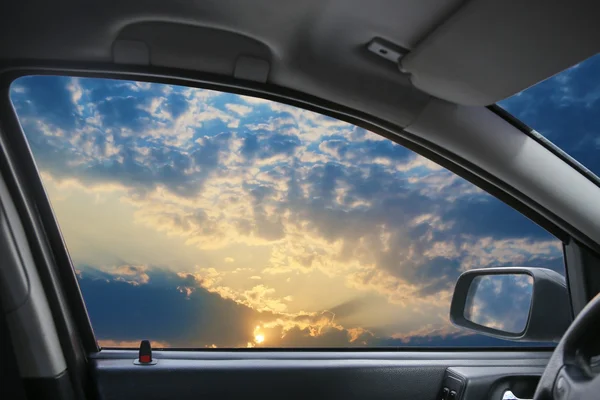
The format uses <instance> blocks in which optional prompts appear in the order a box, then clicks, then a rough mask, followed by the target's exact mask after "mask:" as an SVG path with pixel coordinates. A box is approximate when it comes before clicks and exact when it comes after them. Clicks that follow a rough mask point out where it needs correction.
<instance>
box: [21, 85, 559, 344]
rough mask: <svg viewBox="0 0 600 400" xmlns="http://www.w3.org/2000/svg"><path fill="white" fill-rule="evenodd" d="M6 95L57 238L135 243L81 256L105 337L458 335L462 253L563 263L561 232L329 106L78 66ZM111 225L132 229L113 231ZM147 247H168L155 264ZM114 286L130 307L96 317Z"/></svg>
mask: <svg viewBox="0 0 600 400" xmlns="http://www.w3.org/2000/svg"><path fill="white" fill-rule="evenodd" d="M46 81H52V82H46ZM54 92H56V99H57V100H56V102H55V103H52V102H51V98H53V97H52V96H51V95H50V94H49V93H54ZM12 99H13V102H14V104H15V108H16V109H17V112H18V114H19V116H20V121H21V123H22V125H23V127H24V130H25V132H26V135H27V137H28V139H29V142H30V145H31V148H32V151H33V153H34V155H35V158H36V162H37V163H38V166H39V168H40V170H41V173H42V178H43V180H44V183H45V184H46V185H47V186H49V187H52V188H53V189H55V190H52V191H51V193H56V197H55V198H52V199H51V201H52V202H53V205H54V204H55V203H56V202H62V203H61V204H64V205H65V206H64V207H61V208H60V210H61V211H60V212H61V214H59V213H57V216H58V219H59V222H60V223H61V225H62V226H63V227H66V230H68V231H69V232H75V233H73V234H71V235H70V236H68V237H67V244H68V245H69V246H72V243H74V241H76V240H77V241H80V242H84V243H86V246H88V247H89V246H91V245H97V246H98V247H99V248H101V252H102V253H103V254H105V255H106V257H104V258H102V259H103V260H105V259H106V258H108V257H109V256H110V257H112V258H114V259H115V260H117V261H118V260H119V259H120V258H124V259H128V260H134V261H135V262H120V261H118V262H115V263H114V264H110V265H107V264H106V262H105V261H103V262H98V263H93V262H90V265H92V266H93V267H86V268H83V267H82V268H80V270H81V285H82V290H84V296H85V298H86V303H87V302H90V304H91V306H90V305H88V308H90V310H93V312H92V311H90V314H91V315H92V319H93V323H94V326H95V327H96V326H98V328H97V332H99V335H100V336H101V337H102V338H103V339H105V340H113V341H131V340H138V339H139V338H140V337H145V336H144V332H145V333H146V334H147V333H148V332H156V338H154V339H155V340H158V341H162V342H165V343H169V344H170V345H173V346H178V345H181V344H185V345H186V346H193V347H205V346H212V345H215V346H218V347H227V346H243V347H245V346H247V345H248V344H250V345H252V346H267V345H275V344H280V345H290V346H292V345H294V343H297V344H298V345H306V346H310V345H315V346H321V345H330V344H332V343H338V344H339V345H363V346H365V345H372V344H376V343H384V342H385V343H392V342H393V340H397V342H394V343H413V342H412V341H411V340H412V339H411V337H412V336H411V335H413V336H414V337H417V336H419V337H420V336H421V335H431V336H432V337H437V338H438V339H439V340H442V339H444V338H451V337H452V340H464V339H462V338H460V339H459V337H458V336H457V335H458V334H456V335H455V336H453V335H454V334H455V332H451V331H449V330H448V329H449V322H448V317H447V311H448V306H449V301H450V297H451V294H452V289H453V285H454V282H455V281H456V278H457V277H458V275H459V274H460V273H461V272H462V271H464V270H467V269H470V268H475V267H489V266H495V265H515V264H516V265H539V266H546V267H550V268H554V269H555V270H558V271H563V268H564V267H563V265H562V250H561V246H560V243H559V242H558V241H557V240H556V239H555V238H553V237H551V236H550V235H549V234H548V233H547V232H545V231H544V230H543V229H541V228H540V227H539V226H537V225H535V224H534V223H532V222H531V221H529V220H527V219H526V218H525V217H523V216H522V215H520V214H519V213H517V212H516V211H514V210H513V209H511V208H510V207H508V206H507V205H505V204H504V203H502V202H500V201H498V200H496V199H494V198H493V197H491V196H490V195H488V194H486V193H485V192H483V191H482V190H480V189H478V188H476V187H474V186H473V185H471V184H470V183H468V182H467V181H465V180H464V179H461V178H459V177H457V176H456V175H454V174H452V173H450V172H449V171H447V170H445V169H443V168H441V167H440V166H439V165H437V164H435V163H433V162H431V161H429V160H427V159H425V158H423V157H421V156H418V155H416V154H414V153H412V152H411V151H409V150H407V149H405V148H403V147H401V146H399V145H397V144H395V143H393V142H391V141H389V140H387V139H385V138H382V137H380V136H378V135H376V134H373V133H371V132H368V131H366V130H364V129H362V128H358V127H356V126H353V125H351V124H348V123H346V122H343V121H338V120H335V119H333V118H330V117H326V116H322V115H318V114H315V113H313V112H309V111H306V110H301V109H297V108H295V107H291V106H287V105H283V104H279V103H274V102H268V101H262V100H260V101H259V100H255V99H251V98H247V97H243V96H238V95H234V94H228V93H218V92H213V91H209V90H201V89H192V88H184V87H178V86H171V85H159V84H142V83H136V82H126V81H111V80H102V79H92V78H78V79H68V78H60V79H59V78H56V77H41V78H39V79H37V78H36V79H33V78H23V79H21V80H19V81H18V82H17V83H16V84H15V86H13V89H12ZM55 108H58V109H59V110H55ZM90 198H93V200H94V201H89V200H90ZM107 199H110V201H108V200H107ZM102 207H107V208H105V209H102ZM57 209H58V208H57ZM101 209H102V210H103V214H102V215H106V216H107V217H106V218H107V221H105V222H103V224H102V227H103V229H104V230H101V229H100V227H99V226H98V229H97V230H98V232H94V234H93V235H89V236H80V235H79V232H81V231H86V232H87V230H88V228H87V227H86V229H83V228H82V225H81V224H82V223H84V222H85V221H87V220H88V219H86V218H85V216H86V215H89V214H92V213H95V212H98V211H99V210H101ZM75 210H85V211H75ZM110 226H115V228H114V229H115V230H117V229H125V228H126V229H128V232H129V231H131V232H136V233H137V234H136V235H131V236H130V237H127V238H126V240H123V241H122V243H117V244H114V242H111V241H110V237H111V236H112V235H114V234H115V232H113V231H111V230H110V229H107V228H106V227H110ZM117 227H118V228H117ZM149 238H152V240H150V239H149ZM88 242H89V244H88ZM174 244H177V245H178V246H177V251H174V250H172V248H173V246H174ZM86 246H81V247H82V248H86V249H87V248H88V247H86ZM116 247H119V249H120V250H122V249H121V247H122V248H125V250H122V251H120V252H117V251H116ZM98 252H100V250H98ZM113 253H114V254H113ZM123 253H128V254H131V253H135V254H134V255H133V257H122V256H120V254H123ZM147 253H148V254H147ZM157 253H160V255H161V257H162V254H166V255H165V256H164V257H162V258H161V259H162V260H163V261H164V262H165V265H162V264H161V267H156V266H155V265H156V264H157V263H155V262H154V260H153V259H152V258H153V257H152V256H151V255H150V254H157ZM84 258H85V257H84ZM91 258H93V257H91V256H90V257H87V258H85V259H86V260H87V259H91ZM196 260H198V261H196ZM234 266H235V267H236V268H233V267H234ZM322 282H327V283H322ZM290 283H291V284H290ZM327 285H328V286H327ZM103 291H104V294H102V293H103ZM86 293H87V294H86ZM106 293H110V296H111V297H110V299H107V297H106V296H107V294H106ZM90 299H91V300H90ZM101 299H104V300H101ZM354 299H360V300H354ZM373 299H375V300H373ZM117 300H118V301H117ZM353 301H355V302H356V303H353ZM119 302H123V303H127V304H126V305H125V306H123V310H119V313H129V315H131V319H132V321H131V322H128V321H127V318H126V317H125V316H120V317H117V318H116V320H115V321H112V320H111V319H110V318H111V317H110V313H111V311H112V312H114V311H115V309H116V308H118V307H120V306H119V304H120V303H119ZM146 303H147V304H148V306H149V307H150V309H153V310H154V311H155V313H154V314H153V315H154V316H155V317H154V318H155V319H156V318H158V319H159V321H155V323H156V324H157V325H158V326H156V327H155V328H153V325H151V324H150V323H148V322H140V318H141V315H144V316H146V317H149V318H150V315H149V314H147V313H145V312H142V311H140V309H141V307H142V306H143V304H146ZM336 304H337V306H336ZM369 304H370V306H369ZM374 304H376V305H377V306H375V305H374ZM369 307H379V308H378V310H382V311H381V313H373V312H370V308H369ZM383 309H385V310H383ZM170 310H171V311H170ZM227 313H230V314H231V315H227V316H225V314H227ZM376 314H381V315H376ZM219 318H221V319H219ZM390 318H391V319H393V322H392V323H389V324H388V320H389V319H390ZM217 319H219V320H218V321H217ZM368 319H370V320H369V323H366V322H364V323H363V322H361V321H366V320H368ZM371 320H372V321H371ZM134 321H137V322H140V323H141V326H140V327H139V328H136V327H132V328H131V332H126V331H125V330H121V328H119V327H118V324H119V323H121V324H124V325H123V326H124V327H126V326H130V325H131V324H132V323H133V322H134ZM169 324H172V325H173V327H172V328H168V329H167V325H169ZM386 324H387V325H386ZM402 324H404V325H403V326H402V327H400V326H399V325H402ZM209 325H210V326H209ZM257 327H258V328H257ZM142 328H144V329H145V330H144V329H142ZM421 328H422V329H421ZM175 329H179V331H177V332H172V330H175ZM203 329H204V330H203ZM257 329H258V330H257ZM234 330H237V331H235V332H234ZM220 331H227V332H226V333H224V334H223V333H220ZM255 331H256V332H259V333H255ZM411 332H412V333H411ZM256 335H263V336H264V338H263V339H264V341H262V342H260V343H259V342H258V341H257V339H256V337H255V336H256ZM391 335H396V336H394V337H393V336H391ZM407 335H408V336H407ZM438 339H436V340H438ZM423 340H424V339H423ZM448 340H450V339H448Z"/></svg>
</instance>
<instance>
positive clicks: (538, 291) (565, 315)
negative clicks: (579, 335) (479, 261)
mask: <svg viewBox="0 0 600 400" xmlns="http://www.w3.org/2000/svg"><path fill="white" fill-rule="evenodd" d="M450 321H452V323H453V324H454V325H456V326H459V327H462V328H466V329H469V330H472V331H475V332H477V333H481V334H484V335H488V336H495V337H499V338H502V339H509V340H514V341H523V342H558V341H559V340H560V338H561V337H562V335H563V334H564V333H565V331H566V330H567V328H568V327H569V325H570V324H571V322H572V321H573V316H572V314H571V302H570V300H569V292H568V290H567V284H566V281H565V278H564V277H563V276H562V275H560V274H559V273H557V272H554V271H552V270H550V269H546V268H533V267H499V268H483V269H473V270H470V271H467V272H464V273H463V274H462V275H461V276H460V277H459V278H458V281H457V282H456V287H455V289H454V295H453V296H452V303H451V305H450Z"/></svg>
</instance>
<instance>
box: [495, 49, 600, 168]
mask: <svg viewBox="0 0 600 400" xmlns="http://www.w3.org/2000/svg"><path fill="white" fill-rule="evenodd" d="M499 105H500V107H502V108H504V109H505V110H506V111H508V112H510V113H511V114H513V115H514V116H515V117H517V118H518V119H519V120H521V121H523V122H524V123H525V124H527V125H529V126H530V127H531V128H533V129H535V130H536V131H537V132H538V133H540V134H542V135H543V136H544V137H545V138H547V139H548V140H550V141H551V142H553V143H554V144H555V145H557V146H558V147H559V148H561V149H562V150H563V151H565V152H566V153H567V154H569V155H570V156H571V157H573V158H574V159H575V160H577V161H579V162H580V163H581V164H582V165H583V166H585V167H586V168H587V169H589V170H590V171H591V172H592V173H593V174H595V175H596V176H598V175H600V118H599V116H600V54H598V55H596V56H594V57H591V58H589V59H587V60H585V61H583V62H581V63H579V64H577V65H575V66H573V67H571V68H569V69H566V70H564V71H563V72H561V73H559V74H557V75H555V76H553V77H552V78H550V79H547V80H545V81H543V82H540V83H538V84H537V85H534V86H532V87H530V88H529V89H526V90H524V91H522V92H520V93H517V94H516V95H514V96H512V97H510V98H508V99H506V100H503V101H501V102H500V103H499Z"/></svg>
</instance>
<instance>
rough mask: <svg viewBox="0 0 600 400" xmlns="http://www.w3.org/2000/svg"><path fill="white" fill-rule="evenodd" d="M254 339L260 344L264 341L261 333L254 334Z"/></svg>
mask: <svg viewBox="0 0 600 400" xmlns="http://www.w3.org/2000/svg"><path fill="white" fill-rule="evenodd" d="M254 341H255V342H256V343H258V344H261V343H262V342H264V341H265V335H262V334H258V335H254Z"/></svg>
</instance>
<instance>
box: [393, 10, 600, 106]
mask: <svg viewBox="0 0 600 400" xmlns="http://www.w3.org/2000/svg"><path fill="white" fill-rule="evenodd" d="M599 10H600V2H598V1H596V0H575V1H571V2H567V1H550V2H549V1H547V0H523V1H509V2H506V1H497V0H477V1H469V2H467V3H466V4H465V5H464V6H463V7H461V8H460V9H459V10H458V11H457V12H456V13H455V14H454V15H452V16H451V17H450V18H449V19H447V20H446V21H445V22H444V23H443V24H442V25H440V26H439V27H438V28H437V29H436V30H435V31H433V32H432V33H431V34H430V35H429V36H427V37H426V38H425V39H424V40H423V41H421V43H420V44H419V45H418V46H417V47H416V48H415V49H414V50H413V51H411V52H410V53H409V54H408V55H406V56H405V57H404V58H403V59H402V61H401V65H400V68H401V70H402V71H404V72H407V73H409V74H411V80H412V83H413V85H414V86H416V87H417V88H419V89H421V90H423V91H425V92H427V93H429V94H431V95H433V96H436V97H439V98H441V99H444V100H448V101H451V102H453V103H458V104H464V105H478V106H482V105H490V104H493V103H496V102H498V101H500V100H502V99H504V98H507V97H509V96H511V95H513V94H515V93H518V92H520V91H521V90H523V89H526V88H528V87H529V86H532V85H534V84H535V83H537V82H539V81H542V80H544V79H546V78H548V77H550V76H552V75H554V74H556V73H558V72H560V71H562V70H564V69H565V68H568V67H570V66H572V65H574V64H577V63H578V62H580V61H583V60H585V59H586V58H588V57H591V56H593V55H594V54H596V53H597V52H598V51H600V31H599V30H598V15H600V14H599Z"/></svg>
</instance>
